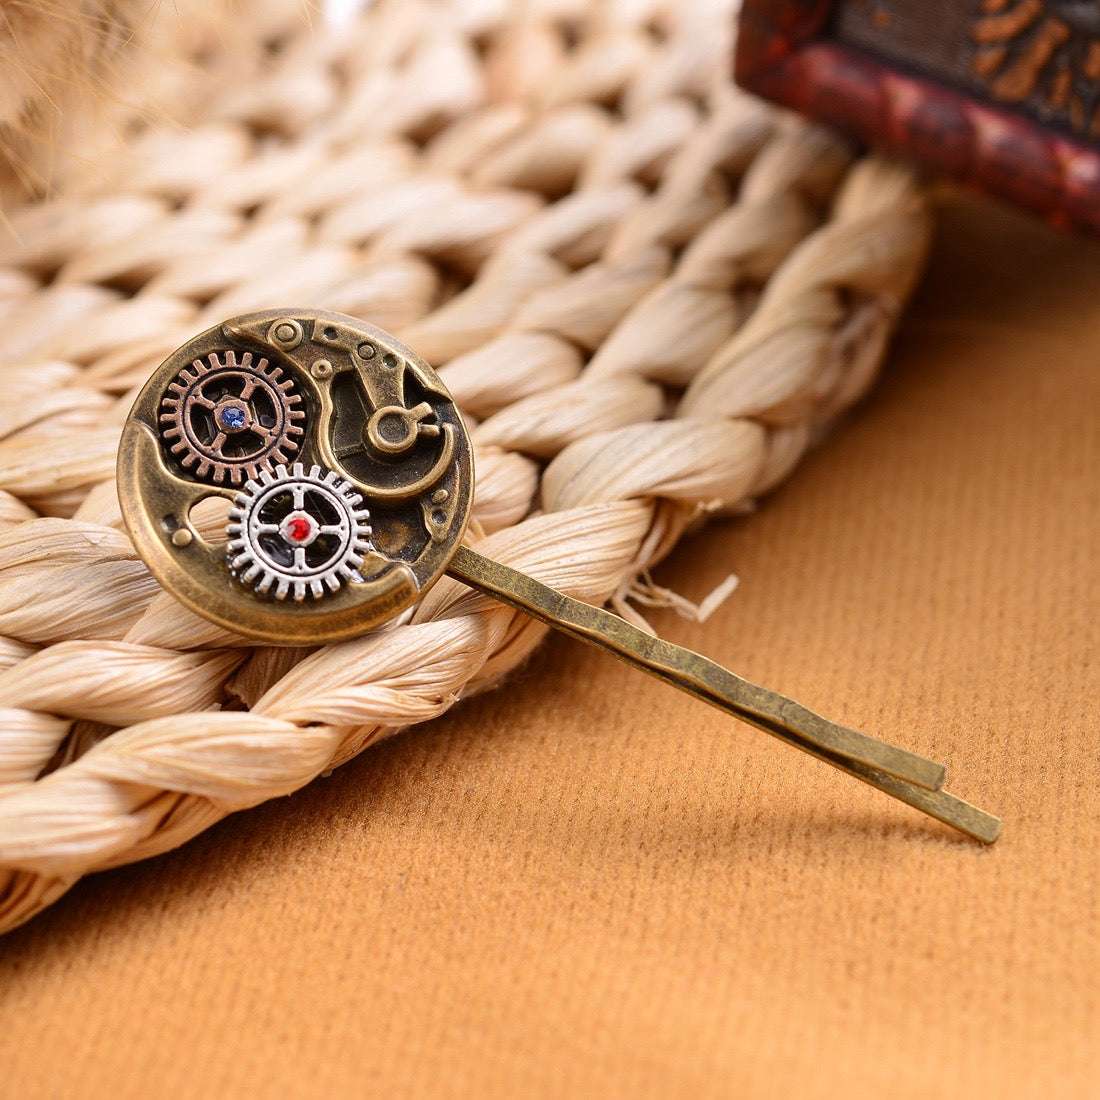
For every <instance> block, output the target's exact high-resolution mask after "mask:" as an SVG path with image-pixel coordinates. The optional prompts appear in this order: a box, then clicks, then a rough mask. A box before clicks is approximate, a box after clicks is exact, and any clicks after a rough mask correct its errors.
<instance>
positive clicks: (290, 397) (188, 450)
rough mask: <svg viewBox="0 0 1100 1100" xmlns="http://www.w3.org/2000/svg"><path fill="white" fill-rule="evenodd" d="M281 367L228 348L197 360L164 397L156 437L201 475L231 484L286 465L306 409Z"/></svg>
mask: <svg viewBox="0 0 1100 1100" xmlns="http://www.w3.org/2000/svg"><path fill="white" fill-rule="evenodd" d="M301 403H302V397H301V394H299V393H297V392H296V390H295V386H294V382H293V381H292V379H290V378H285V379H284V378H283V369H282V367H278V366H273V365H272V364H270V363H269V362H268V360H267V359H264V358H261V359H259V360H258V361H257V362H255V363H253V360H252V353H251V352H250V351H246V352H244V354H243V355H242V356H241V359H240V362H238V361H237V353H236V352H235V351H233V350H232V349H229V350H227V351H225V352H223V353H222V354H221V355H219V354H218V353H217V352H211V353H210V354H209V355H208V356H207V357H206V359H205V360H203V359H195V360H194V361H193V362H192V364H191V366H189V367H185V368H184V369H183V370H182V371H180V373H179V374H178V375H177V376H176V379H175V381H174V382H172V383H170V384H169V386H168V389H167V392H166V393H165V397H164V400H163V401H162V402H161V412H160V425H161V438H162V439H163V441H164V443H165V444H166V446H167V447H168V450H169V451H170V452H171V454H172V456H173V458H174V459H175V461H176V462H177V463H178V464H179V465H180V466H182V467H183V469H184V470H186V471H187V472H188V473H190V474H192V475H194V476H195V477H197V478H199V479H200V480H202V481H212V482H214V483H215V484H217V485H221V484H222V483H223V482H225V481H227V480H228V481H229V482H230V483H232V484H233V485H240V484H241V483H242V482H244V481H247V480H249V479H251V478H255V477H257V476H258V475H259V473H260V471H261V470H270V469H271V468H272V467H274V466H277V465H280V464H285V463H286V462H287V461H288V460H289V459H290V458H291V456H293V455H294V454H295V453H296V452H297V450H298V444H299V438H298V437H299V436H301V435H302V431H303V426H302V424H301V423H300V421H303V420H305V415H306V414H305V412H304V411H303V410H302V409H301V408H299V407H298V406H300V405H301Z"/></svg>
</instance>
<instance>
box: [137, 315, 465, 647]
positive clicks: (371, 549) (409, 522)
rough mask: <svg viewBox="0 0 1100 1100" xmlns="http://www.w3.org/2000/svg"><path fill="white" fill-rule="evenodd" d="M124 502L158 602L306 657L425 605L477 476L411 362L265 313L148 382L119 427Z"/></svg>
mask: <svg viewBox="0 0 1100 1100" xmlns="http://www.w3.org/2000/svg"><path fill="white" fill-rule="evenodd" d="M118 492H119V501H120V503H121V507H122V516H123V519H124V520H125V523H126V527H127V529H128V530H129V532H130V536H131V538H132V539H133V541H134V545H135V546H136V547H137V550H138V552H139V553H140V554H141V556H142V558H143V559H144V560H145V562H146V564H147V565H148V566H149V569H150V571H151V572H152V573H153V574H154V576H156V578H157V579H158V580H159V581H160V583H161V584H162V585H163V586H164V587H165V588H166V589H167V590H168V591H169V592H171V593H173V594H174V595H175V596H177V597H178V598H179V599H180V600H181V601H182V602H183V603H184V604H186V605H187V606H189V607H190V608H192V609H193V610H194V611H196V612H198V613H199V614H201V615H203V616H204V617H206V618H208V619H211V620H213V621H214V622H216V623H218V624H220V625H221V626H224V627H226V628H227V629H229V630H231V631H233V632H235V633H237V634H242V635H244V636H246V637H251V638H255V639H257V640H262V641H266V642H270V643H274V644H286V645H300V644H309V643H321V642H330V641H338V640H340V639H343V638H348V637H351V636H353V635H356V634H361V633H363V632H364V631H366V630H369V629H371V628H372V627H374V626H377V625H379V624H380V623H383V622H385V621H386V620H388V619H391V618H392V617H393V616H395V615H397V614H398V613H399V612H401V611H402V610H404V609H405V608H406V607H408V606H409V605H410V604H412V603H414V602H415V601H416V600H417V599H419V598H420V596H421V594H422V593H423V592H424V591H425V590H426V589H427V588H429V587H430V586H431V585H432V584H433V583H434V582H435V581H436V579H437V578H438V577H439V576H440V574H441V573H442V572H443V571H444V570H445V569H446V568H447V565H448V563H449V562H450V560H451V558H452V556H453V555H454V552H455V550H456V549H457V547H458V545H459V543H460V542H461V540H462V537H463V535H464V534H465V531H466V525H467V522H468V521H469V516H470V504H471V500H472V496H473V464H472V459H471V452H470V444H469V438H468V436H467V433H466V429H465V426H464V425H463V423H462V418H461V417H460V415H459V413H458V410H457V409H456V408H455V404H454V401H453V400H452V398H451V395H450V394H449V393H448V392H447V388H446V387H445V386H444V385H443V383H442V381H441V380H440V378H439V376H438V375H437V374H436V373H435V371H433V370H432V369H431V367H429V366H428V364H427V363H425V362H424V361H423V360H422V359H420V358H419V357H418V356H417V355H416V354H415V352H413V351H412V350H410V349H409V348H407V347H405V346H404V345H403V344H400V343H399V342H398V341H396V340H395V339H393V337H392V336H389V335H388V334H387V333H385V332H383V331H381V330H380V329H377V328H374V327H373V326H371V325H368V324H365V323H364V322H362V321H359V320H357V319H355V318H353V317H346V316H344V315H342V314H338V313H327V312H322V311H317V310H294V309H290V310H267V311H264V312H260V313H249V314H245V315H243V316H241V317H234V318H231V319H230V320H227V321H225V322H223V323H222V324H220V325H217V326H215V327H214V328H211V329H208V330H207V331H206V332H202V333H200V334H199V335H197V336H196V337H194V338H193V339H192V340H189V341H188V342H187V343H186V344H184V345H183V347H181V348H179V349H178V350H177V351H175V352H173V353H172V354H171V355H170V356H169V357H168V358H167V359H166V360H165V361H164V362H163V363H162V364H161V365H160V367H158V368H157V370H156V371H155V372H154V374H153V376H152V377H151V378H150V379H149V381H148V382H147V383H146V385H145V387H144V388H143V389H142V391H141V393H140V394H139V395H138V398H137V401H136V402H135V403H134V407H133V409H132V410H131V412H130V416H129V418H128V419H127V422H126V425H125V427H124V429H123V433H122V439H121V442H120V444H119V455H118ZM211 497H213V498H220V499H221V500H222V501H223V502H224V512H225V522H224V524H221V525H215V526H214V527H211V525H210V523H209V522H196V511H195V509H196V506H197V505H200V504H201V503H202V502H204V501H206V500H208V498H211ZM204 511H205V513H207V514H208V513H209V506H206V507H205V509H204V508H199V509H198V510H197V514H198V515H202V514H204Z"/></svg>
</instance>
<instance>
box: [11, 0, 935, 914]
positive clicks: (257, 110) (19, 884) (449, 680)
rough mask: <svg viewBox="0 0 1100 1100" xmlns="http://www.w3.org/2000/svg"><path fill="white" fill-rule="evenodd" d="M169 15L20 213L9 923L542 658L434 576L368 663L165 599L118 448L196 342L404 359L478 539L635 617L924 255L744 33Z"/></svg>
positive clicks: (897, 300)
mask: <svg viewBox="0 0 1100 1100" xmlns="http://www.w3.org/2000/svg"><path fill="white" fill-rule="evenodd" d="M163 7H164V8H165V9H170V10H169V11H168V12H167V13H166V14H164V15H163V18H162V24H163V25H162V26H161V27H159V28H154V29H151V30H150V32H149V33H150V36H151V37H150V41H151V42H152V41H156V42H159V46H158V47H157V50H156V51H153V50H151V51H150V52H151V54H152V53H157V63H156V64H155V65H150V66H149V69H148V71H147V72H145V73H144V75H143V77H142V80H143V81H144V83H142V84H141V85H140V86H141V88H142V91H143V93H144V95H145V99H146V100H147V102H146V103H145V104H144V106H145V108H146V109H144V110H143V111H141V112H139V111H137V110H131V111H129V114H128V115H127V112H126V111H121V112H120V114H119V116H118V118H116V119H115V121H114V123H113V126H114V129H113V131H112V133H113V135H114V139H113V140H112V141H110V142H108V141H107V140H106V139H104V141H103V142H102V143H100V144H97V145H94V146H93V145H92V144H91V143H89V145H88V147H87V148H86V149H85V150H83V155H81V156H77V157H72V158H70V159H69V160H67V161H66V162H65V163H64V164H60V165H59V166H58V168H57V172H56V176H55V179H56V183H55V187H54V191H53V193H52V195H51V196H50V197H49V198H47V199H43V200H38V201H35V202H26V203H25V204H24V205H22V206H21V207H17V208H14V209H12V208H10V207H9V209H8V210H7V211H6V212H5V213H6V216H7V221H8V225H7V227H6V228H5V229H4V231H3V233H2V242H3V243H2V246H0V312H2V315H3V326H2V329H0V331H2V336H0V371H2V378H3V394H4V398H3V403H2V406H0V635H2V638H0V670H2V671H0V707H2V708H3V712H2V715H0V927H2V928H11V927H13V926H14V925H17V924H19V923H20V922H22V921H25V920H27V919H28V918H29V917H30V916H32V915H33V914H34V913H35V912H37V911H39V910H40V909H42V908H43V907H44V906H47V905H49V904H50V903H51V902H52V901H53V900H55V899H56V898H57V897H59V896H60V895H61V894H62V893H64V891H65V890H66V889H67V888H68V887H69V886H70V885H71V884H72V883H73V882H74V881H75V880H76V879H77V878H78V877H79V876H81V875H83V874H84V873H85V872H88V871H92V870H96V869H99V868H104V867H110V866H113V865H117V864H120V863H125V862H128V861H131V860H137V859H143V858H145V857H147V856H151V855H153V854H155V853H158V852H163V851H165V850H166V849H169V848H172V847H174V846H176V845H178V844H181V843H183V842H184V841H185V840H187V839H188V838H190V837H192V836H194V835H195V834H196V833H198V832H200V831H201V830H203V829H205V828H206V827H207V826H209V825H211V824H213V823H214V822H216V821H217V820H219V819H220V818H222V817H223V816H224V815H226V814H228V813H231V812H232V811H234V810H239V809H242V808H244V807H247V806H252V805H254V804H256V803H258V802H261V801H263V800H264V799H268V798H272V797H273V796H275V795H280V794H285V793H287V792H290V791H293V790H295V789H297V788H299V787H301V786H303V785H304V784H306V783H308V782H310V780H312V779H313V778H314V777H315V776H317V775H319V774H321V773H323V772H324V771H326V770H327V769H330V768H332V767H334V766H335V765H337V764H339V763H341V762H342V761H345V760H347V759H348V758H349V757H351V756H352V755H354V754H355V753H358V752H359V751H360V750H361V749H363V748H364V747H366V746H367V745H369V744H371V743H372V742H374V741H376V740H378V739H379V738H381V737H384V736H386V735H388V734H390V733H392V732H394V731H395V730H397V729H400V728H401V727H404V726H408V725H410V724H412V723H416V722H422V721H425V720H427V719H430V718H432V717H434V716H436V715H439V714H441V713H442V712H443V711H445V710H447V708H449V707H450V706H451V705H452V704H453V703H455V702H456V701H457V700H458V699H459V698H461V697H462V696H463V695H466V694H469V693H471V692H475V691H477V690H479V689H481V688H484V687H486V686H488V685H489V684H491V683H493V682H494V681H497V680H498V679H499V678H500V677H502V676H503V675H505V674H506V673H507V672H508V671H509V670H510V669H512V668H513V667H514V666H515V665H516V664H517V663H518V662H520V661H521V660H523V659H524V658H525V657H526V656H527V655H528V654H529V653H530V652H531V651H532V650H533V649H534V647H535V646H536V645H537V644H538V642H539V640H540V638H541V637H542V636H543V634H544V632H545V628H544V627H542V626H540V625H537V624H535V623H534V622H532V621H531V620H529V619H528V618H526V617H525V616H523V615H520V614H517V613H515V612H513V611H512V610H509V609H508V608H506V607H503V606H502V605H500V604H499V603H496V602H494V601H492V600H490V599H487V598H485V597H482V596H480V595H477V594H474V593H471V592H470V591H469V590H468V589H466V588H464V587H463V586H462V585H459V584H457V583H455V582H453V581H450V580H443V581H441V582H440V583H439V584H438V585H437V586H436V587H435V588H434V589H432V590H431V591H430V593H429V594H428V595H427V597H426V598H425V599H424V600H423V601H422V602H421V603H420V605H419V606H418V607H417V608H415V609H414V610H413V611H411V612H409V613H407V614H406V615H405V616H403V617H402V618H401V619H400V620H399V621H398V622H396V623H394V624H391V625H389V626H388V627H386V628H384V629H381V630H379V631H376V632H374V633H372V634H370V635H368V636H364V637H362V638H359V639H357V640H354V641H351V642H347V643H344V644H341V645H337V646H327V647H323V648H316V649H278V648H268V647H258V648H257V647H254V646H250V645H248V644H247V643H245V642H244V641H243V640H242V639H239V638H237V637H235V636H233V635H230V634H227V633H225V632H223V631H222V630H220V629H218V628H215V627H212V626H211V625H210V624H208V623H206V622H205V621H203V620H201V619H199V618H197V617H195V616H193V615H192V614H190V613H189V612H187V611H185V610H184V609H183V608H182V607H181V606H180V605H179V604H177V603H176V602H175V601H174V600H173V599H172V598H171V597H169V596H168V595H167V594H165V593H163V592H161V591H160V590H159V589H158V586H157V584H156V582H155V581H154V580H153V579H152V578H151V577H150V576H149V574H148V573H147V572H146V569H145V567H144V565H143V564H142V562H141V561H140V560H139V559H138V558H137V557H136V555H135V553H134V551H133V549H132V548H131V546H130V543H129V540H128V539H127V537H126V535H125V533H124V532H123V530H122V527H121V520H120V516H119V508H118V503H117V500H116V496H115V487H114V482H113V469H114V462H115V451H116V446H117V441H118V435H119V430H120V426H121V424H122V423H123V421H124V419H125V417H126V414H127V411H128V409H129V407H130V404H131V402H132V400H133V397H134V393H135V389H136V388H137V387H138V386H139V385H140V384H141V383H142V382H143V381H144V380H145V378H146V377H147V376H148V375H149V373H150V372H151V371H152V370H153V368H154V367H156V366H157V364H158V363H159V362H160V361H161V359H162V358H163V357H164V356H165V355H166V354H168V353H169V352H170V351H172V350H173V349H174V348H175V347H177V346H178V345H179V344H181V343H183V342H184V341H185V340H186V339H188V338H189V337H190V336H191V335H193V334H194V333H196V332H197V331H199V330H201V329H203V328H206V327H208V326H210V325H212V324H215V323H216V322H218V321H220V320H222V319H224V318H225V317H227V316H231V315H233V314H236V313H240V312H242V311H246V310H251V309H260V308H269V307H289V306H294V307H319V308H326V309H331V310H337V311H342V312H345V313H350V314H354V315H356V316H359V317H361V318H363V319H365V320H368V321H370V322H372V323H374V324H376V325H380V326H382V327H383V328H386V329H388V330H390V331H392V332H393V333H394V334H395V335H396V336H397V337H398V338H399V339H401V340H403V341H405V342H406V343H408V344H410V345H411V346H412V347H414V348H416V349H417V350H418V351H419V352H420V353H421V354H422V355H423V356H424V357H425V358H426V359H427V360H428V361H429V362H431V363H432V364H433V366H435V367H437V368H438V369H439V371H440V374H441V375H442V377H443V379H444V381H445V382H446V383H447V384H448V386H449V387H450V389H451V390H452V392H453V393H454V396H455V398H456V400H457V402H458V404H459V406H460V408H461V409H462V410H463V412H464V414H465V415H466V416H467V417H468V422H469V425H470V428H471V432H472V437H473V441H474V446H475V461H476V469H477V492H476V499H475V503H474V511H473V516H474V520H473V523H472V527H471V535H470V538H471V540H472V541H473V542H474V544H475V545H476V546H477V547H478V548H479V549H480V550H481V551H482V552H484V553H485V554H487V555H489V556H490V557H494V558H496V559H498V560H500V561H503V562H507V563H508V564H510V565H513V566H516V567H517V568H519V569H522V570H524V571H526V572H529V573H531V574H533V575H535V576H537V577H538V578H540V579H541V580H543V581H545V582H547V583H548V584H551V585H553V586H555V587H557V588H559V589H561V590H562V591H564V592H567V593H569V594H570V595H573V596H576V597H579V598H581V599H584V600H588V601H592V602H594V603H597V604H602V603H605V602H609V601H610V602H611V604H612V606H614V607H615V608H617V609H618V610H620V611H622V612H624V613H626V614H627V615H632V616H635V617H637V612H635V611H633V610H632V608H631V607H630V604H629V601H630V599H631V598H632V597H636V598H637V599H638V600H640V601H641V602H643V603H644V602H645V601H647V600H648V601H650V602H652V601H654V600H658V601H659V600H661V599H662V598H664V599H665V600H666V601H667V600H673V601H674V600H675V597H673V596H671V595H669V594H662V592H661V591H660V590H657V589H656V588H655V587H654V586H653V585H652V584H650V583H649V582H648V581H647V574H646V570H647V569H648V567H649V566H650V565H652V564H653V563H654V562H655V561H657V560H658V559H659V558H661V557H662V556H663V555H665V554H666V553H667V552H668V551H669V550H670V548H671V547H672V546H673V545H674V544H675V542H676V541H677V539H678V538H679V536H680V535H681V534H682V533H683V532H684V530H685V529H686V528H687V527H688V525H694V524H697V523H698V522H699V521H700V520H701V519H702V518H705V517H706V516H707V515H709V514H713V513H716V512H736V511H743V510H745V509H746V508H747V507H748V506H749V505H750V504H751V502H752V501H753V500H754V498H756V497H758V496H760V495H761V494H762V493H765V492H767V491H768V490H769V489H770V488H772V487H773V486H774V485H776V484H777V482H779V481H780V480H781V479H783V478H784V477H786V475H787V474H788V473H789V472H790V471H791V470H792V468H793V467H794V466H795V465H796V464H797V462H798V460H799V458H800V457H801V456H802V455H803V453H804V452H805V451H806V449H807V447H808V446H810V445H811V444H812V443H813V442H814V441H815V440H816V439H818V438H820V436H821V435H822V434H823V432H824V430H825V429H826V428H827V426H828V425H829V424H830V422H832V421H834V420H835V418H836V417H837V415H838V414H839V413H841V412H842V411H843V410H844V409H846V408H847V407H848V406H849V405H851V403H852V402H853V401H855V400H856V399H857V398H859V396H860V395H861V394H862V393H864V392H865V390H866V388H867V387H868V385H869V384H870V383H871V381H872V378H873V376H874V374H875V371H876V369H877V367H878V365H879V363H880V360H881V359H882V355H883V350H884V347H885V345H886V342H887V339H888V337H889V335H890V332H891V330H892V328H893V325H894V323H895V320H896V317H897V314H898V310H899V308H900V306H901V305H902V304H903V302H904V301H905V299H906V297H907V295H908V293H909V291H910V289H911V288H912V286H913V283H914V281H915V279H916V277H917V275H918V273H919V270H920V267H921V264H922V261H923V257H924V253H925V248H926V243H927V236H928V229H929V221H928V215H927V210H926V208H925V203H924V199H923V196H922V193H921V191H920V189H919V188H918V187H917V185H916V184H915V183H914V180H913V179H912V178H911V177H910V175H909V174H908V173H907V172H905V171H904V170H902V169H900V168H898V167H896V166H892V165H888V164H885V163H882V162H879V161H877V160H874V159H869V158H862V159H861V158H858V157H857V156H856V154H855V153H854V152H853V150H852V149H850V148H849V147H848V146H847V145H845V144H844V143H843V142H841V141H840V140H839V139H838V138H836V137H835V136H833V135H831V134H830V133H828V132H825V131H823V130H820V129H815V128H811V127H808V126H806V125H804V124H802V123H800V122H797V121H796V120H794V119H792V118H790V117H787V116H785V115H781V114H780V113H778V112H776V111H774V110H773V109H771V108H769V107H767V106H765V105H763V104H761V103H759V102H757V101H755V100H753V99H752V98H750V97H747V96H746V95H744V94H742V93H740V92H739V91H737V90H736V89H735V88H734V87H733V86H732V84H731V82H730V78H729V59H730V55H731V48H732V34H733V25H734V19H735V13H734V11H733V9H732V7H731V6H730V4H729V3H707V4H683V5H679V4H668V3H661V2H657V0H629V2H626V3H622V4H611V3H600V2H597V0H545V2H543V0H533V2H531V3H527V4H522V5H521V4H519V3H516V5H515V7H514V9H513V8H512V7H511V6H510V5H509V4H508V3H506V2H505V0H478V2H470V0H453V3H449V4H447V3H429V2H411V0H392V2H383V3H379V4H377V5H375V6H373V7H371V8H370V9H369V10H368V11H367V12H366V13H365V14H364V15H363V16H362V18H361V19H360V21H359V22H358V23H357V24H356V25H354V26H353V27H351V28H350V29H343V30H341V31H340V32H339V33H336V34H333V33H325V32H324V30H323V28H322V27H321V26H320V25H316V24H315V25H311V24H310V22H309V21H308V19H307V18H306V17H305V16H304V15H303V13H302V12H301V11H300V10H299V9H298V7H297V6H295V5H288V4H285V3H271V2H270V0H248V2H245V3H238V4H237V5H236V6H235V7H234V9H233V12H232V14H231V15H227V14H225V13H222V14H221V15H220V21H219V20H218V19H215V18H214V17H213V16H212V15H210V14H209V13H207V15H206V16H205V17H204V14H203V12H202V9H203V5H201V4H198V5H195V11H194V12H190V13H181V12H180V11H179V10H177V9H179V8H183V7H185V5H163ZM157 34H160V35H161V38H160V39H157V38H156V35H157ZM165 49H167V50H168V52H170V54H171V57H172V58H173V60H174V62H175V63H174V64H167V63H165V61H164V56H165ZM158 51H159V53H158ZM135 64H138V65H139V66H140V62H135ZM150 105H151V106H150Z"/></svg>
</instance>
